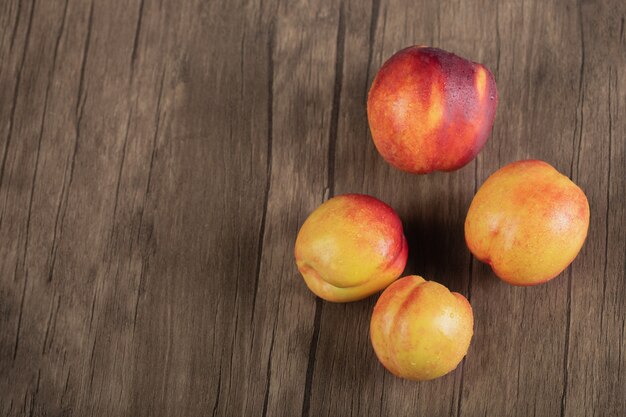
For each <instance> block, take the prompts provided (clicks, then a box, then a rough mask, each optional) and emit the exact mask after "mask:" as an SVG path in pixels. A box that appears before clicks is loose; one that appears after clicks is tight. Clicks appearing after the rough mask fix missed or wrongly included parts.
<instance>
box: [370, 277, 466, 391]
mask: <svg viewBox="0 0 626 417" xmlns="http://www.w3.org/2000/svg"><path fill="white" fill-rule="evenodd" d="M473 328H474V315H473V313H472V307H471V306H470V304H469V302H468V301H467V299H466V298H465V297H463V296H462V295H461V294H459V293H456V292H450V291H449V290H448V289H447V288H446V287H444V286H443V285H441V284H438V283H436V282H434V281H426V280H424V278H422V277H420V276H417V275H411V276H407V277H404V278H400V279H399V280H397V281H396V282H394V283H393V284H391V285H390V286H389V287H387V289H386V290H385V291H384V292H383V293H382V295H381V296H380V298H379V299H378V302H377V303H376V306H375V307H374V312H373V313H372V320H371V323H370V338H371V341H372V345H373V346H374V351H375V352H376V356H378V359H379V360H380V362H381V363H382V364H383V365H384V366H385V368H387V369H388V370H389V371H390V372H391V373H392V374H394V375H396V376H399V377H402V378H407V379H412V380H428V379H434V378H438V377H440V376H442V375H445V374H447V373H448V372H450V371H452V370H453V369H454V368H456V367H457V365H458V364H459V363H460V362H461V360H462V359H463V357H464V356H465V354H466V353H467V349H468V348H469V345H470V341H471V339H472V335H473V333H474V330H473Z"/></svg>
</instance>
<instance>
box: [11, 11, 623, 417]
mask: <svg viewBox="0 0 626 417" xmlns="http://www.w3.org/2000/svg"><path fill="white" fill-rule="evenodd" d="M625 19H626V3H624V2H623V1H620V0H595V1H592V0H579V1H569V0H563V1H554V2H544V1H539V0H526V1H523V2H513V1H505V2H497V1H492V0H476V1H471V2H461V1H447V0H446V1H436V0H423V1H420V2H414V1H409V0H365V1H357V0H342V1H331V0H315V1H305V0H297V1H274V0H235V1H227V0H219V1H213V2H204V1H201V0H184V1H167V0H164V1H153V0H134V1H131V2H122V1H119V0H113V1H104V0H85V1H83V0H52V1H43V0H4V1H2V2H0V414H1V415H3V416H4V415H6V416H86V415H128V416H161V415H162V416H169V415H181V416H195V415H211V416H242V415H245V416H296V415H303V416H310V417H313V416H380V415H393V416H403V415H419V416H451V417H460V416H468V417H471V416H483V415H485V416H520V417H521V416H524V417H527V416H531V415H533V416H563V417H565V416H568V417H569V416H571V417H577V416H623V415H624V412H625V410H626V337H625V334H626V304H625V303H624V300H625V299H626V197H625V196H626V29H625V27H624V26H625V23H624V22H625ZM412 44H428V45H433V46H437V47H441V48H444V49H447V50H450V51H452V52H455V53H457V54H459V55H461V56H464V57H466V58H468V59H471V60H474V61H479V62H482V63H484V64H485V65H487V66H488V67H489V68H490V69H491V70H492V71H493V72H494V74H495V76H496V80H497V84H498V89H499V94H500V105H499V108H498V113H497V117H496V122H495V126H494V130H493V133H492V136H491V138H490V140H489V141H488V143H487V145H486V146H485V148H484V150H483V151H482V153H481V154H479V156H478V157H477V158H476V160H475V161H474V162H472V163H470V164H469V165H467V166H466V167H464V168H462V169H461V170H459V171H456V172H453V173H449V174H443V173H435V174H432V175H427V176H413V175H409V174H405V173H402V172H399V171H397V170H395V169H393V168H392V167H390V166H389V165H387V164H386V163H385V162H384V161H383V160H382V158H381V157H380V156H379V155H378V153H377V152H376V150H375V148H374V146H373V144H372V142H371V138H370V136H369V130H368V126H367V118H366V112H365V103H366V98H367V92H368V89H369V85H370V83H371V81H372V80H373V78H374V76H375V74H376V71H377V70H378V68H379V67H380V66H381V65H382V63H383V62H384V61H385V60H386V59H387V58H389V57H390V56H391V55H392V54H393V53H394V52H395V51H396V50H398V49H400V48H402V47H404V46H407V45H412ZM525 158H537V159H544V160H546V161H548V162H549V163H551V164H553V165H554V166H555V167H556V168H557V169H559V170H560V171H561V172H563V173H564V174H566V175H569V176H570V177H571V178H572V179H573V180H574V181H575V182H577V183H578V184H579V185H580V186H581V187H582V188H583V190H584V191H585V192H586V194H587V196H588V198H589V203H590V206H591V225H590V230H589V236H588V239H587V242H586V244H585V246H584V248H583V250H582V252H581V253H580V255H579V256H578V258H577V259H576V260H575V261H574V263H573V264H572V265H571V267H569V268H568V269H567V270H566V271H565V272H564V273H563V274H562V275H561V276H560V277H559V278H557V279H555V280H554V281H551V282H549V283H547V284H545V285H541V286H537V287H533V288H516V287H511V286H509V285H507V284H505V283H503V282H501V281H499V280H498V279H497V278H495V276H494V275H493V273H491V271H490V270H489V268H488V267H487V266H485V265H483V264H481V263H480V262H477V261H476V260H473V259H472V258H471V256H470V254H469V252H468V250H467V248H466V246H465V243H464V238H463V222H464V219H465V214H466V211H467V208H468V206H469V203H470V201H471V199H472V196H473V195H474V193H475V191H476V189H477V188H478V187H479V186H480V184H481V183H482V182H483V181H484V180H485V179H486V178H487V177H488V176H489V175H490V174H491V173H492V172H493V171H495V170H496V169H498V168H499V167H500V166H502V165H504V164H506V163H508V162H512V161H515V160H518V159H525ZM346 192H360V193H367V194H371V195H374V196H376V197H378V198H380V199H382V200H384V201H385V202H387V203H389V204H390V205H391V206H392V207H394V208H395V209H396V210H397V211H398V213H399V214H400V216H401V218H402V220H403V223H404V227H405V232H406V235H407V239H408V242H409V263H408V265H407V269H406V271H405V273H406V274H410V273H415V274H420V275H422V276H424V277H426V278H427V279H433V280H436V281H439V282H441V283H443V284H445V285H447V286H448V287H450V289H452V290H454V291H458V292H461V293H462V294H464V295H466V296H467V297H468V298H469V299H470V301H471V303H472V306H473V309H474V314H475V329H474V330H475V336H474V339H473V342H472V345H471V347H470V351H469V353H468V356H467V357H466V359H465V360H464V361H463V362H462V364H461V365H459V367H458V368H457V369H456V370H455V371H454V372H452V373H450V374H449V375H446V376H445V377H442V378H440V379H437V380H435V381H431V382H424V383H414V382H409V381H404V380H401V379H398V378H395V377H393V376H392V375H391V374H389V373H388V372H386V371H385V370H384V369H383V368H382V366H381V365H380V364H379V363H378V362H377V360H376V358H375V355H374V353H373V350H372V348H371V345H370V342H369V335H368V325H369V317H370V314H371V310H372V307H373V305H374V303H375V300H376V297H375V296H374V297H371V298H369V299H367V300H363V301H360V302H356V303H350V304H332V303H326V302H322V301H321V300H319V299H316V298H315V297H314V296H313V295H312V294H311V293H310V292H309V291H308V290H307V289H306V286H305V285H304V283H303V281H302V279H301V278H300V276H299V274H298V272H297V269H296V267H295V262H294V259H293V245H294V241H295V236H296V234H297V231H298V228H299V227H300V225H301V224H302V222H303V221H304V219H305V218H306V216H307V215H308V214H309V213H310V212H311V211H312V210H314V209H315V208H316V207H317V206H318V205H319V204H320V203H322V202H323V201H324V200H326V199H328V198H329V197H331V196H333V195H337V194H341V193H346Z"/></svg>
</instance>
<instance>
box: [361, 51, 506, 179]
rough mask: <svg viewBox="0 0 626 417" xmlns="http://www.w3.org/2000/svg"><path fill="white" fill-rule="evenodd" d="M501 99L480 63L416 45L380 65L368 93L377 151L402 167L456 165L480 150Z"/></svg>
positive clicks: (434, 168)
mask: <svg viewBox="0 0 626 417" xmlns="http://www.w3.org/2000/svg"><path fill="white" fill-rule="evenodd" d="M497 105H498V92H497V90H496V82H495V80H494V78H493V75H492V74H491V72H490V71H489V70H488V69H487V68H486V67H484V66H483V65H481V64H477V63H475V62H471V61H468V60H466V59H463V58H461V57H458V56H456V55H454V54H452V53H449V52H446V51H443V50H441V49H437V48H427V47H421V46H412V47H409V48H406V49H403V50H401V51H399V52H397V53H396V54H395V55H393V56H392V57H391V58H389V60H388V61H387V62H385V64H384V65H383V66H382V67H381V68H380V70H379V71H378V74H377V75H376V78H375V79H374V82H373V83H372V87H371V88H370V91H369V95H368V98H367V118H368V121H369V126H370V130H371V132H372V139H373V140H374V145H375V146H376V149H378V152H380V154H381V155H382V156H383V158H384V159H385V160H386V161H387V162H389V163H390V164H391V165H393V166H395V167H396V168H398V169H401V170H403V171H407V172H411V173H415V174H425V173H429V172H432V171H453V170H455V169H458V168H461V167H462V166H463V165H465V164H467V163H468V162H470V161H471V160H472V159H474V157H475V156H476V155H477V154H478V152H480V150H481V149H482V147H483V145H484V144H485V142H486V141H487V137H488V136H489V133H490V132H491V127H492V126H493V120H494V117H495V114H496V107H497Z"/></svg>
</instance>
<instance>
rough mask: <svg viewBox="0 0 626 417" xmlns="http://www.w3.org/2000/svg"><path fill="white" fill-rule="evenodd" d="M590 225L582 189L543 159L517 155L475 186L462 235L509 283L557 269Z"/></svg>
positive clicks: (538, 279)
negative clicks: (481, 183)
mask: <svg viewBox="0 0 626 417" xmlns="http://www.w3.org/2000/svg"><path fill="white" fill-rule="evenodd" d="M588 228H589V203H588V202H587V197H586V196H585V193H584V192H583V191H582V190H581V189H580V188H578V186H577V185H576V184H574V183H573V182H572V181H571V180H570V179H569V178H568V177H566V176H565V175H562V174H561V173H559V172H558V171H557V170H556V169H554V168H553V167H552V166H551V165H549V164H547V163H546V162H543V161H535V160H529V161H518V162H514V163H511V164H509V165H506V166H505V167H503V168H500V169H499V170H498V171H496V172H495V173H493V174H492V175H491V176H490V177H489V178H487V181H485V183H484V184H483V185H482V186H481V187H480V189H479V190H478V192H477V193H476V195H475V196H474V199H473V200H472V203H471V205H470V208H469V211H468V213H467V218H466V220H465V241H466V242H467V246H468V247H469V249H470V251H471V252H472V253H473V254H474V256H476V258H478V259H479V260H481V261H483V262H486V263H488V264H489V265H491V268H492V269H493V271H494V272H495V274H496V275H497V276H499V277H500V278H501V279H502V280H504V281H506V282H508V283H510V284H513V285H536V284H541V283H543V282H546V281H548V280H550V279H552V278H554V277H555V276H557V275H558V274H560V273H561V272H562V271H563V270H564V269H565V268H567V266H568V265H569V264H570V263H571V262H572V261H573V260H574V258H575V257H576V255H577V254H578V252H579V251H580V249H581V247H582V245H583V243H584V242H585V238H586V236H587V229H588Z"/></svg>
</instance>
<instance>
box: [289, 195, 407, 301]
mask: <svg viewBox="0 0 626 417" xmlns="http://www.w3.org/2000/svg"><path fill="white" fill-rule="evenodd" d="M407 255H408V247H407V243H406V239H405V237H404V233H403V230H402V222H401V221H400V218H399V217H398V215H397V214H396V212H395V211H394V210H393V209H392V208H391V207H389V206H388V205H387V204H385V203H383V202H382V201H380V200H378V199H376V198H374V197H371V196H368V195H361V194H345V195H340V196H337V197H334V198H331V199H330V200H328V201H326V202H325V203H324V204H322V205H321V206H319V207H318V208H317V209H316V210H315V211H313V213H311V215H310V216H309V217H308V218H307V219H306V221H305V222H304V224H303V225H302V228H301V229H300V232H299V233H298V237H297V239H296V247H295V256H296V264H297V266H298V269H299V270H300V273H301V274H302V276H303V277H304V281H305V283H306V285H307V286H308V287H309V289H310V290H311V291H313V292H314V293H315V294H316V295H317V296H318V297H321V298H323V299H325V300H327V301H334V302H346V301H355V300H360V299H362V298H365V297H368V296H369V295H371V294H373V293H375V292H378V291H380V290H382V289H383V288H385V287H386V286H387V285H389V284H390V283H391V282H393V281H394V280H395V279H396V278H398V277H399V276H400V274H402V271H403V270H404V266H405V265H406V259H407Z"/></svg>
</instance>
